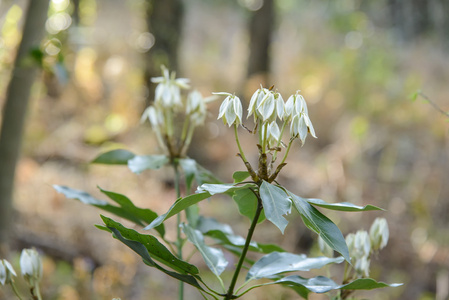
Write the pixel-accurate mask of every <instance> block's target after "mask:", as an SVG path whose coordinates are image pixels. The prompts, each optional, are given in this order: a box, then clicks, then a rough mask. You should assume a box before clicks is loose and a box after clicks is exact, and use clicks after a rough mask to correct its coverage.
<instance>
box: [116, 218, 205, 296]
mask: <svg viewBox="0 0 449 300" xmlns="http://www.w3.org/2000/svg"><path fill="white" fill-rule="evenodd" d="M109 229H110V230H111V231H112V232H113V234H114V237H115V238H117V239H118V240H119V241H121V242H122V243H124V244H125V245H126V246H128V247H129V248H131V249H132V250H134V252H136V253H137V254H139V255H140V256H141V257H142V260H143V262H144V263H145V264H146V265H148V266H150V267H154V268H157V269H158V270H160V271H162V272H164V273H165V274H167V275H169V276H171V277H173V278H176V279H178V280H180V281H183V282H185V283H187V284H190V285H192V286H194V287H196V288H197V289H199V290H202V291H204V289H203V288H202V287H201V286H200V285H199V283H198V281H197V279H198V280H200V281H201V282H202V280H201V278H200V277H199V276H198V275H197V274H194V275H187V274H180V273H176V272H172V271H169V270H167V269H165V268H163V267H161V266H160V265H158V264H157V263H156V262H154V261H153V259H152V257H151V256H150V254H149V252H148V250H147V248H146V247H145V246H144V245H143V244H142V243H141V242H139V241H134V240H130V239H127V238H125V237H124V236H122V234H121V232H120V230H118V229H116V228H113V227H109ZM162 246H163V245H162ZM165 250H167V249H165ZM167 251H168V250H167ZM170 254H171V253H170ZM175 258H176V257H175ZM176 259H177V258H176ZM173 262H176V261H173ZM181 262H182V261H181ZM184 263H185V262H184ZM186 264H187V263H186ZM191 266H192V267H194V268H196V267H195V266H193V265H191ZM197 270H198V269H197Z"/></svg>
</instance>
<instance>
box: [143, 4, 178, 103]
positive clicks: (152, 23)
mask: <svg viewBox="0 0 449 300" xmlns="http://www.w3.org/2000/svg"><path fill="white" fill-rule="evenodd" d="M183 15H184V8H183V4H182V1H181V0H163V1H162V0H147V24H148V31H149V32H151V34H153V36H154V45H153V47H151V49H150V50H149V51H148V52H146V53H145V83H146V84H147V87H149V94H148V97H147V99H146V104H147V105H148V104H150V102H151V101H152V100H153V98H154V89H153V88H151V87H150V86H151V81H150V80H151V77H157V76H161V65H165V66H166V67H167V68H168V69H169V70H170V71H179V70H178V67H179V64H178V46H179V42H180V39H181V25H182V19H183Z"/></svg>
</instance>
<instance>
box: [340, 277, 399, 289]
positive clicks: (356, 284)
mask: <svg viewBox="0 0 449 300" xmlns="http://www.w3.org/2000/svg"><path fill="white" fill-rule="evenodd" d="M401 285H402V283H391V284H388V283H384V282H378V281H376V280H374V279H372V278H359V279H356V280H354V281H352V282H350V283H348V284H344V285H341V286H339V288H340V289H342V290H372V289H378V288H384V287H398V286H401Z"/></svg>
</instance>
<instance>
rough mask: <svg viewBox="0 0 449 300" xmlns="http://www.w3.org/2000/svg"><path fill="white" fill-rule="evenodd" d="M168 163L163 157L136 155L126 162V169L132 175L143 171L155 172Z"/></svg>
mask: <svg viewBox="0 0 449 300" xmlns="http://www.w3.org/2000/svg"><path fill="white" fill-rule="evenodd" d="M168 162H169V160H168V157H167V156H165V155H136V156H134V157H133V158H132V159H130V160H128V168H129V169H130V170H131V171H132V172H133V173H137V174H139V173H142V172H143V171H145V170H157V169H160V168H161V167H163V166H164V165H165V164H167V163H168Z"/></svg>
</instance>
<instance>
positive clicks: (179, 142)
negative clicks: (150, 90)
mask: <svg viewBox="0 0 449 300" xmlns="http://www.w3.org/2000/svg"><path fill="white" fill-rule="evenodd" d="M162 73H163V76H161V77H155V78H152V80H151V81H152V82H154V83H157V84H158V85H157V87H156V91H155V99H154V104H153V105H151V106H149V107H148V108H147V109H146V110H145V111H144V113H143V115H142V118H141V121H142V122H143V121H145V120H147V119H148V120H149V121H150V124H151V127H152V129H153V130H154V132H155V134H156V137H157V140H158V143H159V146H160V147H161V148H162V149H163V150H164V152H166V154H167V155H168V156H170V157H171V158H177V157H182V156H184V155H185V153H186V151H187V148H188V146H189V144H190V141H191V139H192V136H193V132H194V129H195V128H196V127H197V126H200V125H203V124H204V121H205V119H206V113H207V111H206V103H208V102H210V101H212V100H213V97H208V98H203V96H202V95H201V93H200V92H198V91H197V90H194V91H192V92H190V93H189V94H188V95H187V97H186V98H184V97H182V94H181V91H182V90H187V89H189V88H190V86H189V80H188V79H187V78H176V74H175V72H172V73H171V74H170V72H169V71H168V69H167V68H165V67H164V66H162ZM184 99H185V100H184ZM183 118H184V124H183V126H178V125H179V124H178V123H179V120H181V119H183ZM178 128H182V130H180V131H179V130H178Z"/></svg>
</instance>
